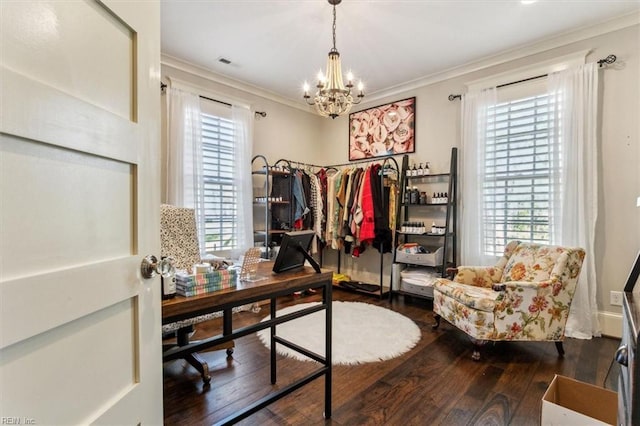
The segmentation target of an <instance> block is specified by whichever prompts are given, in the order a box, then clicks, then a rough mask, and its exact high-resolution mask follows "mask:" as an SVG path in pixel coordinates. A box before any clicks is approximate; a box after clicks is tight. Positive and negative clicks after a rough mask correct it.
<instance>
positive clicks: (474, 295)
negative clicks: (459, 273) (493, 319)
mask: <svg viewBox="0 0 640 426" xmlns="http://www.w3.org/2000/svg"><path fill="white" fill-rule="evenodd" d="M439 281H440V282H439V285H438V291H439V292H441V293H442V294H444V295H446V296H449V297H450V298H451V299H453V300H456V301H458V302H460V303H462V304H463V305H465V306H468V307H470V308H474V309H478V310H481V311H485V312H493V310H494V309H495V306H496V299H497V298H498V296H499V295H500V294H501V293H499V292H497V291H494V290H493V289H491V288H486V287H481V286H480V287H478V286H475V285H466V284H463V283H458V282H455V281H449V280H444V279H443V280H439Z"/></svg>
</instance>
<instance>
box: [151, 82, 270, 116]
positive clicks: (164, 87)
mask: <svg viewBox="0 0 640 426" xmlns="http://www.w3.org/2000/svg"><path fill="white" fill-rule="evenodd" d="M166 88H167V84H166V83H163V82H160V91H162V92H163V93H164V91H165V89H166ZM198 96H199V97H200V99H206V100H208V101H211V102H217V103H219V104H222V105H226V106H228V107H230V106H233V105H231V104H230V103H229V102H224V101H219V100H217V99H212V98H208V97H206V96H202V95H198ZM254 114H255V115H257V116H260V117H262V118H264V117H266V116H267V113H266V112H265V111H255V112H254Z"/></svg>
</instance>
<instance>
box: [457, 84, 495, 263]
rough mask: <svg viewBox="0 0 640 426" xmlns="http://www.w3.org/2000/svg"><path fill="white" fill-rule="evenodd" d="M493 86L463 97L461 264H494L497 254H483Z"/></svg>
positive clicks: (493, 95)
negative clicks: (486, 165) (488, 135)
mask: <svg viewBox="0 0 640 426" xmlns="http://www.w3.org/2000/svg"><path fill="white" fill-rule="evenodd" d="M496 99H497V95H496V89H495V88H489V89H484V90H481V91H472V92H469V93H467V94H466V95H463V97H462V144H461V156H460V181H459V182H460V185H459V186H460V193H461V194H462V196H461V197H460V211H461V218H462V220H461V229H462V233H461V235H464V238H462V239H461V241H460V246H461V247H460V257H461V259H460V260H461V265H476V266H483V265H493V264H495V262H496V258H495V257H492V256H487V255H485V254H484V250H483V248H484V241H483V237H484V208H483V205H482V194H483V182H484V170H485V169H484V167H485V166H484V161H485V155H484V152H485V143H486V137H487V127H488V126H489V125H490V124H491V123H490V120H491V117H492V116H493V115H491V114H489V110H490V108H491V107H493V106H495V105H496V102H497V100H496Z"/></svg>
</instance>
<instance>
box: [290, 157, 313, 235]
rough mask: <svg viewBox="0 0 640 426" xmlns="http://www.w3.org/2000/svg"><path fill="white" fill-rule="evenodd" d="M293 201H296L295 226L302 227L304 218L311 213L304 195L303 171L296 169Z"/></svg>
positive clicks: (296, 227)
mask: <svg viewBox="0 0 640 426" xmlns="http://www.w3.org/2000/svg"><path fill="white" fill-rule="evenodd" d="M292 175H293V201H294V214H293V219H294V228H295V229H302V219H303V217H304V216H306V215H307V214H308V213H309V208H308V207H307V200H306V198H305V196H304V190H303V188H302V172H301V171H300V170H296V171H294V172H293V174H292Z"/></svg>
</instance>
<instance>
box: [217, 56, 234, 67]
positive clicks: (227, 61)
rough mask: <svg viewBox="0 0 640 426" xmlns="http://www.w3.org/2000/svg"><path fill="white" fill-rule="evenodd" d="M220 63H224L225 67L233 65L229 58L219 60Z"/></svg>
mask: <svg viewBox="0 0 640 426" xmlns="http://www.w3.org/2000/svg"><path fill="white" fill-rule="evenodd" d="M218 62H222V63H223V64H225V65H229V64H230V63H231V61H230V60H228V59H227V58H223V57H222V56H221V57H219V58H218Z"/></svg>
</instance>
